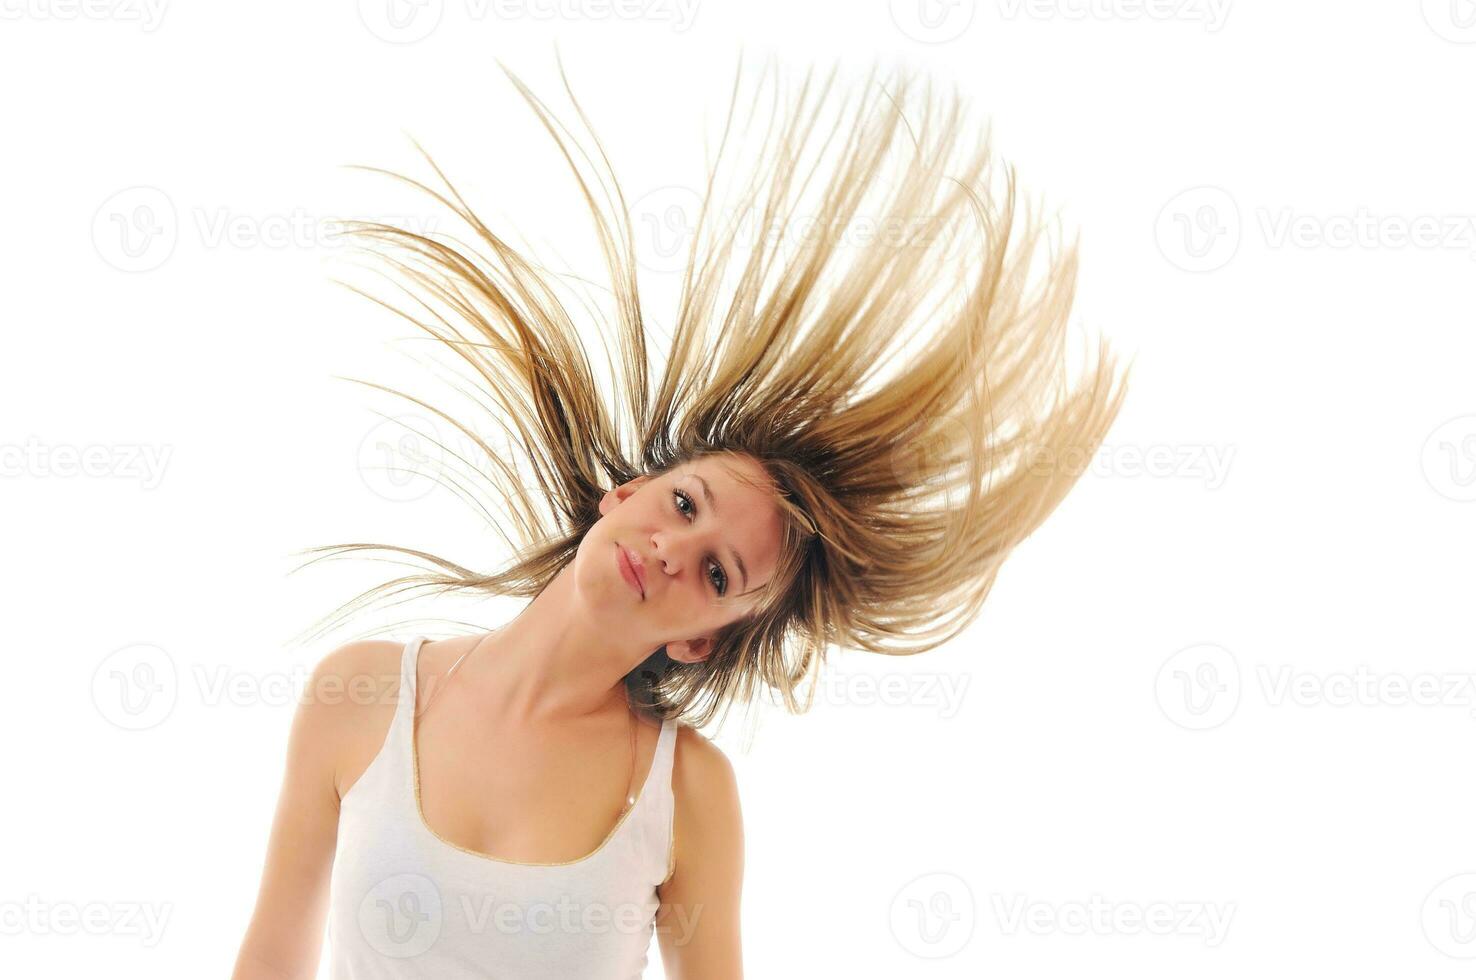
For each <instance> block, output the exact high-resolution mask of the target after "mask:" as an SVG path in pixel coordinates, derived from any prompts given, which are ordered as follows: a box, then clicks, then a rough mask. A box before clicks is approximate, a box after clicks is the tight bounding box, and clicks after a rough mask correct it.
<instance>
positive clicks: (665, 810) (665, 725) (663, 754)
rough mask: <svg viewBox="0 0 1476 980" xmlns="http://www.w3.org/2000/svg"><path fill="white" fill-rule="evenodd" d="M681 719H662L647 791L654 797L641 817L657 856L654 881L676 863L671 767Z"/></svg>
mask: <svg viewBox="0 0 1476 980" xmlns="http://www.w3.org/2000/svg"><path fill="white" fill-rule="evenodd" d="M680 727H681V723H680V722H678V721H676V720H675V719H672V718H668V719H666V720H665V721H663V722H662V723H661V734H660V735H658V736H657V738H656V753H655V755H654V756H652V758H651V775H650V779H649V781H648V782H647V784H646V792H647V793H649V794H650V796H651V799H650V800H649V801H648V803H647V805H646V806H645V808H644V813H643V815H642V819H643V820H644V822H645V824H646V826H645V830H644V833H645V839H646V841H647V845H646V846H648V847H649V848H650V851H649V852H648V853H651V854H652V856H653V858H654V865H653V867H654V869H655V878H654V879H653V880H654V881H655V882H657V883H660V882H664V881H666V880H667V879H668V878H670V877H671V873H672V871H673V870H674V869H675V867H676V836H675V831H676V796H675V793H674V790H673V787H672V771H673V768H674V764H675V760H676V740H677V729H678V728H680Z"/></svg>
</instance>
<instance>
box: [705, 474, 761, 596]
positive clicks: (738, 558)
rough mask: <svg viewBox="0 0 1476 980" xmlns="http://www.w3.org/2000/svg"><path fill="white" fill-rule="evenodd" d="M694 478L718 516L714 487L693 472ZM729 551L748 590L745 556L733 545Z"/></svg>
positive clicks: (744, 586)
mask: <svg viewBox="0 0 1476 980" xmlns="http://www.w3.org/2000/svg"><path fill="white" fill-rule="evenodd" d="M692 479H694V480H696V481H697V482H698V483H700V484H702V496H703V497H705V498H707V505H708V506H709V507H711V508H712V513H713V515H714V516H716V515H717V512H718V505H717V498H716V497H714V496H713V495H712V489H711V488H710V487H708V485H707V481H706V480H704V479H702V477H700V476H698V475H697V474H696V473H693V474H692ZM728 551H730V552H731V553H732V555H733V562H734V564H736V565H737V566H738V571H739V572H740V573H742V575H743V591H745V592H747V591H748V568H747V567H746V566H745V565H744V564H743V556H742V555H740V554H738V549H737V548H734V547H733V546H732V545H729V546H728Z"/></svg>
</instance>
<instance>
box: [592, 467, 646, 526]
mask: <svg viewBox="0 0 1476 980" xmlns="http://www.w3.org/2000/svg"><path fill="white" fill-rule="evenodd" d="M650 479H651V477H649V476H638V477H636V478H635V479H634V480H631V481H630V482H629V483H622V484H620V486H618V487H616V488H615V489H614V490H607V491H605V495H604V496H603V497H601V498H600V516H601V517H604V516H605V515H606V514H608V513H610V511H612V510H614V509H615V505H616V504H618V503H620V502H621V501H622V500H624V499H625V498H626V497H629V496H630V495H631V494H633V493H635V492H636V491H637V490H639V489H640V488H641V485H642V484H644V483H646V482H648V481H649V480H650Z"/></svg>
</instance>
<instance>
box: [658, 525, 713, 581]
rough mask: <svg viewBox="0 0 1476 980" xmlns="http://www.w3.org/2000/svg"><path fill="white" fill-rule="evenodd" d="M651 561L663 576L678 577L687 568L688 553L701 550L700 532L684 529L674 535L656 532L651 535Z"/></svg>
mask: <svg viewBox="0 0 1476 980" xmlns="http://www.w3.org/2000/svg"><path fill="white" fill-rule="evenodd" d="M650 545H651V560H652V561H653V562H655V563H656V567H657V568H659V569H660V570H661V572H662V574H664V575H680V574H681V571H682V569H683V568H685V567H686V566H687V558H688V552H694V553H698V552H700V551H701V549H702V541H701V537H700V532H698V531H697V530H696V529H685V530H683V531H679V532H677V533H675V534H672V533H669V532H666V531H657V532H654V533H653V534H652V535H651V540H650Z"/></svg>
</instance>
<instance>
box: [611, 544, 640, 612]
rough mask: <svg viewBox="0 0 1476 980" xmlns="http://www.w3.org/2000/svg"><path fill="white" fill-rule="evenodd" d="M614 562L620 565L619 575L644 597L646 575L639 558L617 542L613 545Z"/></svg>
mask: <svg viewBox="0 0 1476 980" xmlns="http://www.w3.org/2000/svg"><path fill="white" fill-rule="evenodd" d="M615 563H616V564H617V565H619V566H620V577H621V578H623V579H625V581H626V582H628V583H630V587H631V588H633V589H635V590H636V591H637V592H639V593H640V594H641V598H642V599H644V598H645V597H646V576H645V574H644V569H642V568H641V559H640V557H639V556H637V555H636V554H635V553H634V552H631V551H627V550H626V549H625V548H624V547H622V546H621V545H619V544H617V545H616V546H615Z"/></svg>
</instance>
